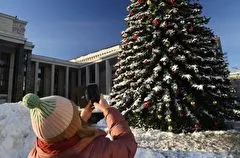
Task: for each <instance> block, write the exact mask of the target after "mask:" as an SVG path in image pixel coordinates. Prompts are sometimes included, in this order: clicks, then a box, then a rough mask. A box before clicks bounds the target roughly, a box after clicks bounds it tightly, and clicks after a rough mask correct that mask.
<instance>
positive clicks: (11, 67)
mask: <svg viewBox="0 0 240 158" xmlns="http://www.w3.org/2000/svg"><path fill="white" fill-rule="evenodd" d="M14 60H15V53H11V58H10V68H9V80H8V102H11V101H12V90H13V89H12V87H13V71H14Z"/></svg>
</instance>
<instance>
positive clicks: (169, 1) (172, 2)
mask: <svg viewBox="0 0 240 158" xmlns="http://www.w3.org/2000/svg"><path fill="white" fill-rule="evenodd" d="M168 3H170V4H174V3H176V0H168Z"/></svg>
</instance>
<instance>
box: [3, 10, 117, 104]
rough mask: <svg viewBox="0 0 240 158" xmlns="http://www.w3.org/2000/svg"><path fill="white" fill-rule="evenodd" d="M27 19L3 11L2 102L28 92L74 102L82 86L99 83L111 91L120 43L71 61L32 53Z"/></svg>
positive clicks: (17, 98) (104, 90)
mask: <svg viewBox="0 0 240 158" xmlns="http://www.w3.org/2000/svg"><path fill="white" fill-rule="evenodd" d="M26 25H27V22H25V21H22V20H19V19H18V18H17V17H14V16H10V15H6V14H3V13H0V103H4V102H16V101H19V100H21V99H22V97H23V96H24V95H25V94H26V93H30V92H31V93H35V94H38V95H39V96H40V97H44V96H49V95H60V96H64V97H67V98H69V99H71V100H73V101H75V102H77V101H76V95H78V93H77V91H78V88H79V87H80V86H86V85H88V84H91V83H96V84H98V85H99V89H100V92H101V93H103V94H108V93H109V92H110V91H111V86H112V74H113V71H114V69H113V65H114V64H115V63H116V60H117V54H118V53H119V52H120V46H119V45H116V46H112V47H109V48H105V49H102V50H99V51H95V52H92V53H90V54H88V55H85V56H81V57H79V58H75V59H72V60H70V61H67V60H60V59H56V58H50V57H46V56H39V55H35V54H32V50H33V48H34V45H33V43H32V42H29V41H27V38H26V37H25V27H26Z"/></svg>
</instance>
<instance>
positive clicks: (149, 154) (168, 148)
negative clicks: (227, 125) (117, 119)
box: [0, 103, 240, 158]
mask: <svg viewBox="0 0 240 158" xmlns="http://www.w3.org/2000/svg"><path fill="white" fill-rule="evenodd" d="M0 109H1V110H0V155H1V156H0V157H4V158H26V157H27V155H28V152H29V151H30V149H31V147H32V145H33V143H34V141H35V135H34V133H33V131H32V127H31V122H30V116H29V111H28V109H26V108H25V107H23V106H22V105H20V104H19V103H6V104H0ZM97 126H98V127H99V128H102V129H106V123H105V121H104V120H101V121H100V122H99V123H98V124H97ZM132 131H133V133H134V135H135V137H136V140H137V143H138V149H137V153H136V156H135V158H156V157H157V158H166V157H168V158H222V157H227V158H237V157H240V156H237V155H240V152H239V150H240V133H239V132H236V131H227V132H226V131H219V132H210V131H207V132H199V133H193V134H172V133H169V132H161V131H158V130H149V131H144V130H142V129H132Z"/></svg>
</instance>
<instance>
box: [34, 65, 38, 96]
mask: <svg viewBox="0 0 240 158" xmlns="http://www.w3.org/2000/svg"><path fill="white" fill-rule="evenodd" d="M38 70H39V62H37V61H36V63H35V76H34V93H35V94H37V92H38V88H39V85H38Z"/></svg>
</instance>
